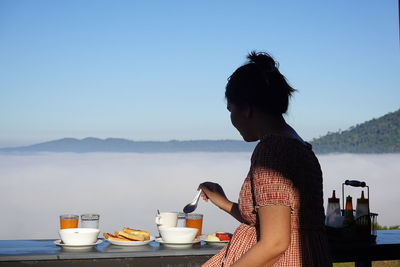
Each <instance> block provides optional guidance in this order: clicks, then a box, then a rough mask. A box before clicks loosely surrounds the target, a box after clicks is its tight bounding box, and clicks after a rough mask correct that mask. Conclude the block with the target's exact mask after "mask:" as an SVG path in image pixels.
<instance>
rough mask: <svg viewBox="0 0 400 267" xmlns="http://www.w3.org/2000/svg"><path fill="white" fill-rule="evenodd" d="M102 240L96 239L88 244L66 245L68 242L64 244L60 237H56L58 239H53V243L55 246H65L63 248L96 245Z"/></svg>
mask: <svg viewBox="0 0 400 267" xmlns="http://www.w3.org/2000/svg"><path fill="white" fill-rule="evenodd" d="M102 242H103V240H101V239H98V240H97V241H96V242H95V243H93V244H88V245H68V244H64V243H63V242H62V241H61V240H60V239H58V240H56V241H54V244H56V245H57V246H61V247H65V248H88V247H93V246H96V245H98V244H101V243H102Z"/></svg>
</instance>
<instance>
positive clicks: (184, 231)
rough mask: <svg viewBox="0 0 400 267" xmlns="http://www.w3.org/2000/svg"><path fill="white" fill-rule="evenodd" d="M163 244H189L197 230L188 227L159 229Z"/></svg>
mask: <svg viewBox="0 0 400 267" xmlns="http://www.w3.org/2000/svg"><path fill="white" fill-rule="evenodd" d="M158 230H159V231H160V234H161V237H162V240H163V242H166V243H175V244H182V243H191V242H193V241H194V239H195V237H196V234H197V231H198V229H196V228H189V227H159V228H158Z"/></svg>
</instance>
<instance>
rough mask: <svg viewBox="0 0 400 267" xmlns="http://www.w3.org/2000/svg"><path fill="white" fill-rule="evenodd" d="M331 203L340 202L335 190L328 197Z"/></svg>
mask: <svg viewBox="0 0 400 267" xmlns="http://www.w3.org/2000/svg"><path fill="white" fill-rule="evenodd" d="M328 202H329V203H339V199H338V198H336V193H335V190H333V192H332V197H330V198H328Z"/></svg>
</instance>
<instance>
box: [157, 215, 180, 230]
mask: <svg viewBox="0 0 400 267" xmlns="http://www.w3.org/2000/svg"><path fill="white" fill-rule="evenodd" d="M177 223H178V213H177V212H161V213H160V214H157V216H156V224H157V227H158V228H160V227H176V224H177Z"/></svg>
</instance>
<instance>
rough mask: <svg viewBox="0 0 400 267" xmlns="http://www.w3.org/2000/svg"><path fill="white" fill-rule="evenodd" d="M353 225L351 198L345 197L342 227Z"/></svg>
mask: <svg viewBox="0 0 400 267" xmlns="http://www.w3.org/2000/svg"><path fill="white" fill-rule="evenodd" d="M353 223H354V214H353V199H352V197H351V196H347V197H346V206H345V209H344V221H343V225H344V226H349V225H351V224H353Z"/></svg>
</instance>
